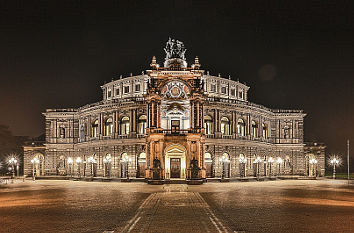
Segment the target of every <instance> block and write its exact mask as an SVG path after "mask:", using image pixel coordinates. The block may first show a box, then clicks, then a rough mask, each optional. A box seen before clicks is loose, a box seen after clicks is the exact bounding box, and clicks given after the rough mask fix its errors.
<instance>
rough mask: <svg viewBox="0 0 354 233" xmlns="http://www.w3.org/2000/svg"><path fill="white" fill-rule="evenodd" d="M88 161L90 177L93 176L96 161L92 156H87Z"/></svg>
mask: <svg viewBox="0 0 354 233" xmlns="http://www.w3.org/2000/svg"><path fill="white" fill-rule="evenodd" d="M88 162H89V163H90V173H91V177H93V166H94V164H95V163H96V159H94V158H93V156H91V157H89V158H88Z"/></svg>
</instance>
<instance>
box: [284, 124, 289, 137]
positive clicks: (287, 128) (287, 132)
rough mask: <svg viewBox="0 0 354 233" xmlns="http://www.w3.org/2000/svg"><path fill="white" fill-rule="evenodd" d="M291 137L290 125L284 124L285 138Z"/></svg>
mask: <svg viewBox="0 0 354 233" xmlns="http://www.w3.org/2000/svg"><path fill="white" fill-rule="evenodd" d="M287 138H290V128H289V126H284V139H287Z"/></svg>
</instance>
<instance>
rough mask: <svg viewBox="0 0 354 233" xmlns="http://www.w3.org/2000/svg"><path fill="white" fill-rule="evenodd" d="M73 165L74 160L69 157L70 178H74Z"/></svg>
mask: <svg viewBox="0 0 354 233" xmlns="http://www.w3.org/2000/svg"><path fill="white" fill-rule="evenodd" d="M73 163H74V160H73V158H71V157H69V158H68V164H69V170H70V177H73Z"/></svg>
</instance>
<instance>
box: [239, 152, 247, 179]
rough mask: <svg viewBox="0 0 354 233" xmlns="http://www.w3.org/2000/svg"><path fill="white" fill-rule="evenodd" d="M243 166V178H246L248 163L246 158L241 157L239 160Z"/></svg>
mask: <svg viewBox="0 0 354 233" xmlns="http://www.w3.org/2000/svg"><path fill="white" fill-rule="evenodd" d="M238 161H239V162H240V164H241V174H240V175H241V177H245V176H246V169H245V167H246V163H247V159H246V158H245V157H243V156H242V157H240V158H239V160H238Z"/></svg>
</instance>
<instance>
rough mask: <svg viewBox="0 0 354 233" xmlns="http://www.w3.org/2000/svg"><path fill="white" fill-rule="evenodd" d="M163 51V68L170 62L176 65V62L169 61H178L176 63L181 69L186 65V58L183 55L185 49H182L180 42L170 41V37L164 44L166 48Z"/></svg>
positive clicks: (182, 45)
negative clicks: (164, 54) (164, 55)
mask: <svg viewBox="0 0 354 233" xmlns="http://www.w3.org/2000/svg"><path fill="white" fill-rule="evenodd" d="M164 50H165V52H166V57H165V67H168V66H169V64H170V63H171V62H172V63H176V61H170V60H176V59H177V60H180V61H179V62H177V63H180V65H181V66H182V67H185V66H186V65H187V62H186V57H185V53H186V51H187V49H186V48H185V47H184V44H183V42H182V41H179V40H175V39H171V37H170V38H168V41H167V42H166V47H165V49H164ZM169 61H170V62H169Z"/></svg>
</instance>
